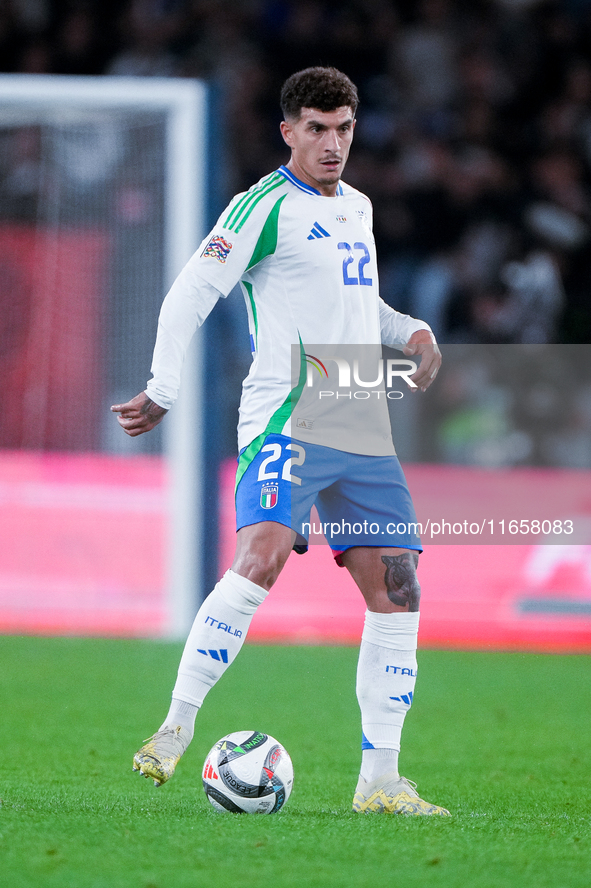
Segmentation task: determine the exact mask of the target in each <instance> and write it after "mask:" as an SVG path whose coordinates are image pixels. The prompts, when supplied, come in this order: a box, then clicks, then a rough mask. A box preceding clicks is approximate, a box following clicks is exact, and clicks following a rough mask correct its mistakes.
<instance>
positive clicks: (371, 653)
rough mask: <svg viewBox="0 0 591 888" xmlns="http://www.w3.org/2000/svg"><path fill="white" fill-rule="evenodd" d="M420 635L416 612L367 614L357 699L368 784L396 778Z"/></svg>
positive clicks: (363, 765) (412, 687)
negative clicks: (386, 776)
mask: <svg viewBox="0 0 591 888" xmlns="http://www.w3.org/2000/svg"><path fill="white" fill-rule="evenodd" d="M418 630H419V614H418V612H416V613H394V614H375V613H372V612H371V611H366V612H365V626H364V629H363V635H362V637H361V647H360V649H359V663H358V666H357V699H358V701H359V708H360V709H361V724H362V729H363V741H362V750H363V752H362V762H361V776H362V777H363V778H364V779H365V780H367V781H368V782H371V781H372V780H374V779H375V778H376V777H379V776H380V775H381V774H385V773H387V772H388V771H396V772H398V753H399V752H400V735H401V733H402V725H403V723H404V717H405V716H406V713H407V712H408V710H409V709H410V706H411V703H412V697H413V693H414V688H415V682H416V676H417V657H416V651H417V635H418Z"/></svg>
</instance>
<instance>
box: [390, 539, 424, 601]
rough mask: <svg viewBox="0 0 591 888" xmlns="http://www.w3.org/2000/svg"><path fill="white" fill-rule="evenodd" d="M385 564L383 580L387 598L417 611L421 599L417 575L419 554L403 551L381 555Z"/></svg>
mask: <svg viewBox="0 0 591 888" xmlns="http://www.w3.org/2000/svg"><path fill="white" fill-rule="evenodd" d="M382 561H383V562H384V564H385V565H386V572H385V575H384V582H385V584H386V592H387V595H388V598H389V599H390V601H391V602H392V603H393V604H397V605H398V606H399V607H407V606H408V610H409V611H418V609H419V602H420V600H421V586H420V584H419V580H418V577H417V566H418V563H419V556H418V553H417V552H403V553H402V554H400V555H382Z"/></svg>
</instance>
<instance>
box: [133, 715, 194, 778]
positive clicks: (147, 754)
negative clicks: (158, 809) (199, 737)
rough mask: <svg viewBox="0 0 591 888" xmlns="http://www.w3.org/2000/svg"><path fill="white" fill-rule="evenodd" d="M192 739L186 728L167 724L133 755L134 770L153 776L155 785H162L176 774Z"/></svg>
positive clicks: (143, 774) (144, 775) (145, 775)
mask: <svg viewBox="0 0 591 888" xmlns="http://www.w3.org/2000/svg"><path fill="white" fill-rule="evenodd" d="M190 741H191V736H190V734H189V732H188V731H187V729H186V728H183V727H181V725H166V726H165V727H164V728H162V729H161V730H160V731H157V732H156V733H155V734H153V735H152V736H151V737H150V738H149V739H148V740H146V741H145V746H142V748H141V749H140V750H138V751H137V752H136V754H135V755H134V757H133V770H134V771H139V772H140V774H141V775H142V776H143V777H151V778H152V780H153V781H154V786H162V784H163V783H166V781H167V780H170V778H171V777H172V775H173V774H174V769H175V768H176V766H177V764H178V761H179V759H180V757H181V756H182V754H183V752H184V751H185V749H186V748H187V746H188V745H189V743H190Z"/></svg>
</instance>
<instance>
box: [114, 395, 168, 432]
mask: <svg viewBox="0 0 591 888" xmlns="http://www.w3.org/2000/svg"><path fill="white" fill-rule="evenodd" d="M111 412H112V413H119V414H120V415H119V416H118V417H117V422H118V423H119V425H120V426H121V428H122V429H123V431H124V432H125V434H126V435H130V436H131V437H132V438H135V437H137V435H143V434H144V432H149V431H151V430H152V429H153V428H154V427H155V426H157V425H158V423H159V422H162V420H163V419H164V417H165V416H166V414H167V413H168V410H165V409H164V407H160V406H159V405H158V404H156V403H155V402H154V401H152V399H151V398H149V397H148V396H147V394H146V393H145V392H140V394H139V395H136V396H135V398H132V399H131V401H128V402H127V403H126V404H113V406H112V407H111Z"/></svg>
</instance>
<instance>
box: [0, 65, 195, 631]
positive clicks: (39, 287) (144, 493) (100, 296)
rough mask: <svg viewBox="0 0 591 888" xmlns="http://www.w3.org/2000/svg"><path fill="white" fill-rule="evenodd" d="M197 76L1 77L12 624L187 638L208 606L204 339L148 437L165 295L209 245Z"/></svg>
mask: <svg viewBox="0 0 591 888" xmlns="http://www.w3.org/2000/svg"><path fill="white" fill-rule="evenodd" d="M206 116H207V115H206V89H205V87H204V85H203V84H201V83H199V82H196V81H188V80H172V79H170V80H169V79H167V80H163V79H150V80H144V79H136V78H114V77H113V78H109V77H107V78H82V77H51V76H41V77H38V76H34V77H29V76H19V75H8V76H3V77H0V299H1V305H2V311H1V313H0V342H1V348H0V372H1V376H2V379H3V381H4V386H3V389H4V391H3V397H2V401H3V410H2V414H3V417H2V423H1V424H0V488H1V490H2V495H1V497H0V523H1V524H2V529H3V539H4V542H3V544H2V545H3V547H4V548H5V550H6V551H5V556H6V557H5V558H3V559H2V566H0V630H2V629H4V631H33V632H35V631H38V632H45V631H47V632H51V631H55V632H61V631H68V632H89V633H104V632H112V633H116V634H129V635H136V634H140V635H141V634H150V635H152V634H156V635H167V636H171V637H175V636H182V635H183V634H184V633H185V631H186V628H187V626H188V625H189V624H190V620H191V619H192V614H193V613H194V609H195V603H196V601H197V600H198V598H199V597H200V594H201V591H202V590H201V589H200V578H201V565H200V560H199V557H200V551H201V547H200V546H199V532H198V527H199V521H198V519H197V515H198V509H199V504H200V502H201V492H200V491H201V486H202V479H201V474H202V472H201V464H200V453H201V452H202V448H201V447H200V446H199V435H200V432H201V427H202V423H201V408H200V392H199V386H198V382H197V380H198V378H199V372H198V371H199V364H200V360H201V349H200V341H199V336H197V337H196V342H195V344H194V348H193V350H192V353H191V355H190V357H189V360H188V365H187V366H186V367H185V377H184V381H183V397H182V401H181V402H180V403H179V404H178V405H175V408H173V410H172V411H171V413H170V415H169V416H168V417H167V421H166V423H164V424H162V425H161V426H159V427H158V429H156V430H155V431H153V432H152V433H151V434H150V435H145V436H141V437H140V438H135V439H131V438H129V437H128V436H126V435H125V434H124V433H123V432H122V431H121V429H120V428H119V426H118V424H117V422H116V419H115V417H114V416H113V414H112V413H111V412H110V411H109V406H110V405H111V404H115V403H120V402H122V401H126V400H128V399H129V398H131V397H133V396H134V395H135V394H137V393H138V392H139V391H141V390H143V388H144V387H145V384H146V378H147V373H148V371H149V367H150V363H151V352H152V348H153V342H154V336H155V331H156V320H157V316H158V311H159V307H160V303H161V301H162V297H163V294H164V293H165V291H166V289H167V288H168V286H169V285H170V284H171V282H172V280H173V279H174V277H175V276H176V274H177V273H178V272H179V270H180V269H181V267H182V266H183V264H184V263H185V262H186V261H187V259H188V258H189V256H190V255H191V253H192V252H193V251H194V250H195V248H196V246H197V245H198V243H199V241H200V239H201V238H202V236H203V233H204V232H203V207H204V192H205V181H204V177H205V136H206V133H205V131H204V128H205V126H206V123H205V121H206Z"/></svg>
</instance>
